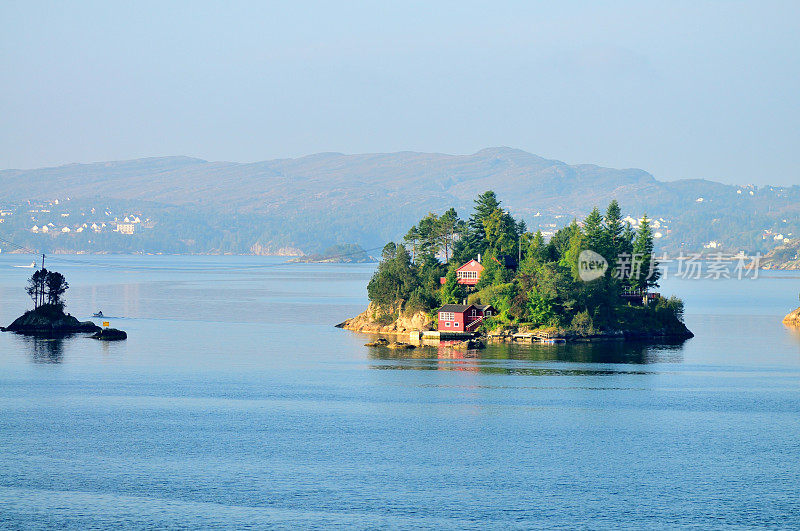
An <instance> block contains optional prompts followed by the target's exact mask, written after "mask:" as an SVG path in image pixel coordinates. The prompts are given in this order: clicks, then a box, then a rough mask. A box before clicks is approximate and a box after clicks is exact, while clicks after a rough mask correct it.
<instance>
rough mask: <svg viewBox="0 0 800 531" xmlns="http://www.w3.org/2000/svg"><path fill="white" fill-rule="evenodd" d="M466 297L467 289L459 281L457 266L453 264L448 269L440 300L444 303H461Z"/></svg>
mask: <svg viewBox="0 0 800 531" xmlns="http://www.w3.org/2000/svg"><path fill="white" fill-rule="evenodd" d="M464 297H466V290H465V289H464V286H462V285H461V284H459V283H458V278H457V277H456V267H455V266H452V267H451V268H450V269H449V270H448V271H447V276H446V277H445V282H444V286H442V289H441V291H440V292H439V300H440V301H441V302H442V304H461V301H463V300H464Z"/></svg>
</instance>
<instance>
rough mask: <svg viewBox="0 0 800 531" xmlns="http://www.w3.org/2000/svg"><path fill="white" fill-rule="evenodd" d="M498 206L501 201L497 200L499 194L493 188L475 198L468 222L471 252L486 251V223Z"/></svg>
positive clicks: (481, 252) (482, 252)
mask: <svg viewBox="0 0 800 531" xmlns="http://www.w3.org/2000/svg"><path fill="white" fill-rule="evenodd" d="M498 208H500V201H498V200H497V195H495V193H494V192H493V191H491V190H488V191H486V192H484V193H482V194H481V195H479V196H478V198H477V199H476V200H475V209H474V211H473V213H472V216H470V218H469V221H468V222H467V230H468V231H469V234H468V240H469V247H470V251H471V252H473V253H475V254H479V253H480V254H484V253H485V252H486V248H487V247H488V244H487V241H486V229H485V225H484V223H485V222H486V220H487V219H488V218H489V216H491V215H492V212H494V211H495V210H497V209H498Z"/></svg>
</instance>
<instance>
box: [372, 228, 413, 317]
mask: <svg viewBox="0 0 800 531" xmlns="http://www.w3.org/2000/svg"><path fill="white" fill-rule="evenodd" d="M419 285H420V283H419V278H418V277H417V274H416V271H415V269H414V265H413V264H412V263H411V256H410V255H409V254H408V251H407V250H406V248H405V247H404V246H402V245H397V244H395V243H393V242H391V243H388V244H386V246H385V247H384V248H383V254H382V256H381V262H380V263H379V264H378V269H377V271H375V274H374V275H372V278H371V279H370V281H369V284H367V295H368V297H369V300H370V301H372V302H375V303H376V304H378V305H379V306H381V307H384V308H390V307H392V306H394V305H396V304H398V303H399V304H401V305H402V303H403V302H404V301H407V300H408V299H409V297H410V296H411V293H413V292H414V290H415V289H416V288H417V287H419Z"/></svg>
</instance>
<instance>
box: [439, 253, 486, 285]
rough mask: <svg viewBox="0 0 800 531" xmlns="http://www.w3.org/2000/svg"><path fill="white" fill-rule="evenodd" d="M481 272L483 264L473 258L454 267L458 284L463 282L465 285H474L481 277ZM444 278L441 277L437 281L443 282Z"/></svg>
mask: <svg viewBox="0 0 800 531" xmlns="http://www.w3.org/2000/svg"><path fill="white" fill-rule="evenodd" d="M481 272H483V266H482V265H481V263H480V262H478V261H477V260H475V259H474V258H473V259H472V260H470V261H469V262H467V263H466V264H464V265H462V266H461V267H459V268H458V269H456V278H457V279H458V280H457V282H458V283H459V284H464V285H465V286H474V285H476V284H477V283H478V281H479V280H480V279H481ZM446 280H447V279H446V277H441V278H440V279H439V282H440V283H441V284H444V283H445V281H446Z"/></svg>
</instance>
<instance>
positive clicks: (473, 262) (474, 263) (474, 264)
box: [456, 258, 484, 271]
mask: <svg viewBox="0 0 800 531" xmlns="http://www.w3.org/2000/svg"><path fill="white" fill-rule="evenodd" d="M466 267H470V268H475V269H478V270H480V271H483V269H484V268H483V265H481V263H480V262H478V261H477V260H475V259H474V258H473V259H472V260H470V261H469V262H467V263H466V264H464V265H462V266H461V267H459V268H458V269H456V271H461V270H462V269H464V268H466Z"/></svg>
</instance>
